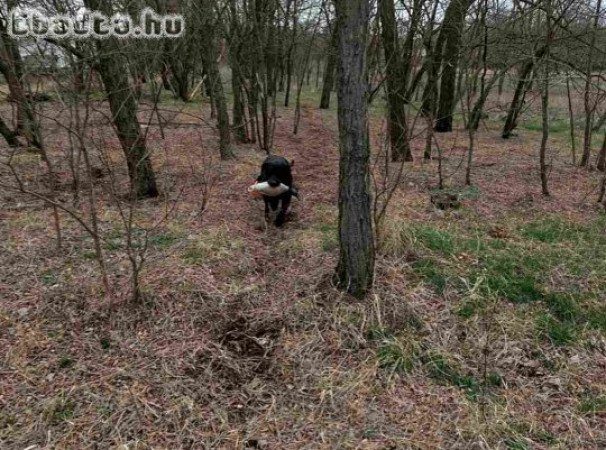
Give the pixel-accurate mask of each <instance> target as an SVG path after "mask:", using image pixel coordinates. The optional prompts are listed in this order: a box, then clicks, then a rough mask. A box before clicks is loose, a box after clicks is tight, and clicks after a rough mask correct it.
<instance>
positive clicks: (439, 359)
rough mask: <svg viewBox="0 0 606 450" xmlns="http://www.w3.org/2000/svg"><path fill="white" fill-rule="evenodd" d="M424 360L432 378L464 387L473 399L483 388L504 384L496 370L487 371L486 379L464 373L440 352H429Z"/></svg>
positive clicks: (468, 395)
mask: <svg viewBox="0 0 606 450" xmlns="http://www.w3.org/2000/svg"><path fill="white" fill-rule="evenodd" d="M424 362H425V366H426V368H427V371H428V374H429V376H430V377H431V378H433V379H434V380H436V381H438V382H440V383H444V384H451V385H453V386H456V387H458V388H460V389H462V390H463V391H465V394H466V395H467V397H468V398H469V399H471V400H476V399H477V398H478V396H479V395H480V394H481V392H482V390H483V389H486V388H490V387H498V386H501V385H502V384H503V379H502V377H501V376H500V375H499V374H497V373H496V372H489V373H487V376H486V379H485V380H481V379H479V378H477V377H473V376H470V375H465V374H462V373H461V372H460V371H459V370H458V369H456V368H455V367H454V366H453V365H452V364H451V363H450V362H449V361H448V359H447V358H446V357H445V356H443V355H440V354H429V355H427V356H426V357H425V358H424Z"/></svg>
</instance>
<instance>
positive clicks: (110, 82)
mask: <svg viewBox="0 0 606 450" xmlns="http://www.w3.org/2000/svg"><path fill="white" fill-rule="evenodd" d="M84 3H85V5H86V7H87V8H89V9H92V10H97V11H102V12H103V13H104V14H107V15H108V16H110V15H111V14H112V11H111V5H110V4H109V3H102V2H101V1H100V0H85V2H84ZM96 44H97V49H98V51H99V64H98V70H99V74H100V75H101V79H102V80H103V85H104V86H105V91H106V93H107V97H108V100H109V106H110V110H111V112H112V118H113V121H114V125H115V127H116V130H117V133H118V139H119V140H120V144H121V145H122V150H123V151H124V154H125V156H126V163H127V165H128V172H129V176H130V182H131V187H132V190H133V192H134V193H135V194H136V195H137V197H156V196H157V195H158V188H157V186H156V176H155V174H154V170H153V168H152V163H151V159H150V155H149V153H148V151H147V148H146V146H145V137H144V136H143V135H142V134H141V127H140V125H139V120H138V119H137V102H136V101H135V95H134V93H133V92H132V91H131V88H130V86H129V84H128V71H127V70H126V64H124V61H123V60H122V59H121V57H120V51H119V47H118V43H117V42H116V40H115V39H114V38H110V39H99V40H97V41H96Z"/></svg>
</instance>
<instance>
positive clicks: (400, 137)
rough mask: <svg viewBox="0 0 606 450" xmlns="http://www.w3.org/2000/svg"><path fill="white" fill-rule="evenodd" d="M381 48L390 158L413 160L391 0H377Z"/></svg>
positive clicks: (405, 79)
mask: <svg viewBox="0 0 606 450" xmlns="http://www.w3.org/2000/svg"><path fill="white" fill-rule="evenodd" d="M378 6H379V14H380V17H381V32H382V38H383V49H384V51H385V61H386V65H387V67H386V78H387V80H386V81H387V103H388V110H389V116H388V117H389V120H388V130H389V138H390V142H391V159H392V161H400V160H402V159H404V160H405V161H412V152H411V151H410V146H409V142H408V124H407V122H406V108H405V105H406V103H405V95H406V82H407V77H406V76H405V73H404V71H403V69H404V67H403V63H402V60H401V58H400V49H399V46H398V32H397V25H396V9H395V6H394V2H393V0H379V4H378Z"/></svg>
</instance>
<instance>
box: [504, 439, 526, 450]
mask: <svg viewBox="0 0 606 450" xmlns="http://www.w3.org/2000/svg"><path fill="white" fill-rule="evenodd" d="M505 447H506V448H507V449H508V450H530V447H528V444H526V443H525V442H523V441H520V440H519V439H506V440H505Z"/></svg>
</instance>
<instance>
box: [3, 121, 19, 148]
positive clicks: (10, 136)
mask: <svg viewBox="0 0 606 450" xmlns="http://www.w3.org/2000/svg"><path fill="white" fill-rule="evenodd" d="M0 134H1V135H2V137H3V138H4V140H5V141H6V143H7V144H8V145H9V147H19V141H18V140H17V133H15V132H14V131H13V130H11V129H10V128H9V127H8V125H6V123H5V122H4V120H2V118H0Z"/></svg>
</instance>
